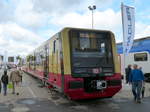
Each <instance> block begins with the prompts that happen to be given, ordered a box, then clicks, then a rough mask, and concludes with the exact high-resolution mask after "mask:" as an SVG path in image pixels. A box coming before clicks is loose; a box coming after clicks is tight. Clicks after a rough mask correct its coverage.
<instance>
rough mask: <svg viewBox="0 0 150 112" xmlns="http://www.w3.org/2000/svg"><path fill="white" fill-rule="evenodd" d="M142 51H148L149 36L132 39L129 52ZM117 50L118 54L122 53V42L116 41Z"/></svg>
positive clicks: (149, 48)
mask: <svg viewBox="0 0 150 112" xmlns="http://www.w3.org/2000/svg"><path fill="white" fill-rule="evenodd" d="M142 51H147V52H149V53H150V36H148V37H144V38H140V39H135V40H134V42H133V46H132V48H131V50H130V53H132V52H142ZM117 52H118V53H119V54H122V53H123V46H122V42H121V43H117Z"/></svg>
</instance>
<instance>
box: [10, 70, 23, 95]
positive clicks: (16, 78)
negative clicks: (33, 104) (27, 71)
mask: <svg viewBox="0 0 150 112" xmlns="http://www.w3.org/2000/svg"><path fill="white" fill-rule="evenodd" d="M21 77H22V76H21V74H20V71H19V70H17V69H13V70H12V72H11V73H10V81H12V87H13V88H12V89H13V90H12V94H15V90H16V87H17V86H18V84H19V82H21ZM17 95H19V93H18V92H17Z"/></svg>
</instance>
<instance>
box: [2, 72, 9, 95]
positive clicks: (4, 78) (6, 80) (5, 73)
mask: <svg viewBox="0 0 150 112" xmlns="http://www.w3.org/2000/svg"><path fill="white" fill-rule="evenodd" d="M1 81H2V83H3V90H4V96H6V95H7V84H8V75H7V71H6V70H4V74H3V75H2V78H1Z"/></svg>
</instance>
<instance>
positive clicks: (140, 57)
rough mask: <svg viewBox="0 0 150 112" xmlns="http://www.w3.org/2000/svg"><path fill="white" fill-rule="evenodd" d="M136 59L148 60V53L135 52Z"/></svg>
mask: <svg viewBox="0 0 150 112" xmlns="http://www.w3.org/2000/svg"><path fill="white" fill-rule="evenodd" d="M134 61H147V53H136V54H134Z"/></svg>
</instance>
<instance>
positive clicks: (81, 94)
mask: <svg viewBox="0 0 150 112" xmlns="http://www.w3.org/2000/svg"><path fill="white" fill-rule="evenodd" d="M25 71H26V72H29V73H31V74H32V75H34V76H35V77H37V78H39V79H42V80H43V79H44V75H43V73H44V72H43V71H38V70H31V69H26V68H25ZM63 79H64V81H62V75H61V74H54V73H49V74H48V79H47V80H46V82H48V83H49V84H50V85H53V86H55V87H57V88H58V89H61V90H63V92H64V94H65V95H67V96H68V97H70V98H71V99H73V100H78V99H92V98H105V97H112V96H114V95H115V94H116V93H117V92H118V91H119V90H120V89H121V88H122V85H121V83H120V84H119V85H112V86H111V85H110V86H109V85H108V86H107V88H106V89H104V90H101V91H95V92H90V93H88V92H86V91H85V89H84V87H82V88H75V89H70V87H69V84H70V82H74V81H78V82H81V83H84V79H83V78H73V77H72V76H71V75H70V74H67V75H64V78H63ZM104 80H105V81H112V80H120V81H121V75H120V74H114V75H113V76H107V77H105V79H104ZM62 85H63V86H62ZM62 87H64V88H62Z"/></svg>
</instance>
